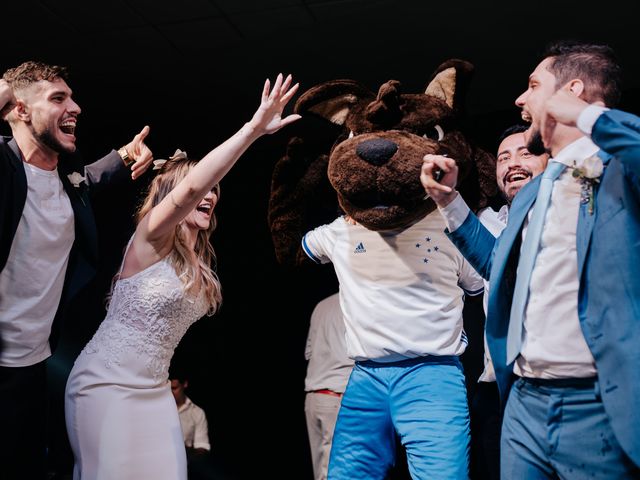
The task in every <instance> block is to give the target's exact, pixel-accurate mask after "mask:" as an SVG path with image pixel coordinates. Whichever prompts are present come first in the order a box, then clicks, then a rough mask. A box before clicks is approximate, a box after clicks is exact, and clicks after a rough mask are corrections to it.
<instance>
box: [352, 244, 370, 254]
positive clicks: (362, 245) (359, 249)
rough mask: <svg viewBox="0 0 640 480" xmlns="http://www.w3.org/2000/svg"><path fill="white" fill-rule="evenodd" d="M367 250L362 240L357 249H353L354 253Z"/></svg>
mask: <svg viewBox="0 0 640 480" xmlns="http://www.w3.org/2000/svg"><path fill="white" fill-rule="evenodd" d="M366 251H367V249H366V248H364V244H363V243H362V242H360V243H359V244H358V245H357V246H356V249H355V250H354V251H353V253H365V252H366Z"/></svg>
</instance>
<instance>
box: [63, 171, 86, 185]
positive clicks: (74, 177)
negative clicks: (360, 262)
mask: <svg viewBox="0 0 640 480" xmlns="http://www.w3.org/2000/svg"><path fill="white" fill-rule="evenodd" d="M67 178H68V179H69V182H71V185H73V186H74V187H76V188H80V184H81V183H82V182H84V181H85V180H86V178H84V177H83V176H82V175H81V174H80V173H78V172H73V173H70V174H69V175H67Z"/></svg>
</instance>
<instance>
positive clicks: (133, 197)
mask: <svg viewBox="0 0 640 480" xmlns="http://www.w3.org/2000/svg"><path fill="white" fill-rule="evenodd" d="M5 3H7V4H6V5H3V7H2V14H1V15H2V19H3V31H4V39H5V40H4V46H3V49H2V52H1V53H0V70H2V71H4V70H6V68H9V67H12V66H15V65H17V64H18V63H20V62H22V61H24V60H27V59H39V60H44V61H47V62H50V63H57V64H63V65H67V66H69V67H70V70H71V75H72V77H71V80H70V85H71V87H72V88H73V89H74V97H75V99H76V100H77V101H78V103H79V104H80V106H81V107H82V109H83V113H82V115H81V117H80V122H79V128H78V136H79V140H78V146H79V150H80V152H81V154H82V157H83V159H84V160H85V161H87V162H88V161H91V160H92V159H95V158H97V157H99V156H101V155H103V154H104V153H106V152H107V151H108V150H109V149H110V148H118V147H120V146H121V145H123V144H125V143H127V142H128V141H129V140H130V138H131V137H132V136H133V135H134V134H135V133H137V132H138V131H139V130H140V129H141V128H142V127H143V126H144V125H145V124H148V125H150V126H151V134H150V136H149V138H148V143H149V145H150V146H151V148H152V149H153V151H154V153H155V155H156V156H157V157H166V156H168V155H170V154H172V153H173V151H174V150H175V149H176V148H181V149H183V150H186V151H187V152H188V153H189V154H190V155H191V156H194V157H199V156H202V155H204V154H205V153H206V152H207V151H209V150H210V149H211V148H213V147H214V146H215V145H217V144H218V143H220V142H221V141H223V140H224V139H225V138H227V137H228V136H229V135H231V134H232V133H234V132H235V131H236V130H237V129H238V128H239V127H240V126H241V125H242V124H243V123H244V122H245V121H247V120H248V119H249V118H250V117H251V115H252V112H253V111H254V109H255V108H256V107H257V105H258V101H259V92H260V89H261V85H262V82H263V81H264V78H265V77H267V76H268V77H271V78H274V77H275V75H276V74H277V73H278V72H284V73H289V72H291V73H293V74H294V75H295V78H296V79H297V80H298V81H299V82H300V83H301V89H302V90H305V89H307V88H310V87H311V86H313V85H314V84H316V83H319V82H322V81H325V80H330V79H335V78H353V79H357V80H360V81H362V82H363V83H365V84H366V85H368V86H369V87H370V88H371V89H374V90H376V89H377V88H378V86H379V85H380V84H381V83H383V82H385V81H387V80H389V79H391V78H394V79H398V80H400V81H401V82H402V84H403V85H404V87H405V89H406V91H412V92H415V91H419V90H421V89H423V88H424V86H425V84H426V81H427V79H428V77H429V76H430V74H431V72H432V71H433V70H434V69H435V67H436V66H437V65H438V64H439V63H440V62H442V61H444V60H446V59H448V58H452V57H458V58H464V59H467V60H469V61H471V62H473V63H474V64H475V65H476V74H475V77H474V80H473V81H472V84H471V89H470V92H469V94H468V112H467V113H468V116H467V124H468V133H469V136H470V137H471V138H472V139H473V140H474V141H476V142H477V143H479V144H480V145H482V146H484V147H485V148H488V149H491V150H492V149H493V148H494V140H495V137H496V135H497V134H498V133H499V132H500V131H501V130H502V129H503V128H504V127H505V126H508V125H509V124H511V123H513V122H515V121H517V120H518V118H519V115H518V111H517V110H516V108H515V106H514V105H513V100H514V99H515V97H516V96H517V95H518V94H519V93H520V92H521V91H523V90H524V89H525V88H526V82H527V77H528V75H529V73H530V71H531V70H532V69H533V67H534V66H535V64H536V63H537V60H538V57H537V55H538V54H539V52H540V51H541V50H542V48H543V46H544V45H545V44H546V43H547V42H548V41H550V40H553V39H558V38H567V37H573V38H582V39H590V40H594V41H603V42H607V43H609V44H611V45H612V46H613V47H614V48H615V49H616V51H617V52H618V54H619V55H620V59H621V61H622V63H623V66H624V67H625V68H626V76H625V93H624V98H623V105H624V106H625V107H626V108H627V109H629V110H631V111H634V112H638V111H640V108H639V107H640V95H639V88H640V72H639V68H640V65H639V64H638V62H637V59H636V58H637V57H636V53H637V40H635V37H633V36H632V35H631V33H630V32H632V31H633V30H632V29H633V28H635V24H636V18H637V17H636V16H634V15H632V14H631V12H630V11H629V9H630V7H628V6H624V5H625V4H628V2H623V1H621V0H612V1H609V2H607V3H606V4H605V5H601V6H600V7H599V10H598V11H597V12H592V11H589V9H588V8H586V7H582V8H580V9H579V11H578V10H577V8H576V6H575V5H574V4H572V3H569V2H562V1H560V2H547V1H541V2H536V3H530V2H527V3H519V2H508V1H502V0H500V1H486V2H455V1H454V2H440V3H434V2H424V1H418V0H416V1H392V0H374V1H365V0H342V1H340V0H336V1H331V0H324V1H323V0H319V1H314V0H307V1H304V0H243V1H239V0H235V1H232V0H215V1H213V0H185V1H181V2H166V1H153V0H115V1H109V2H83V1H81V0H69V1H53V0H48V1H36V0H22V1H20V2H5ZM0 132H1V133H4V134H7V133H8V128H7V126H6V125H4V124H3V125H0ZM286 140H287V131H283V132H279V133H277V134H275V135H273V136H270V137H265V138H263V139H261V140H259V141H258V142H256V144H255V145H254V146H252V147H251V149H250V150H249V151H248V152H247V153H246V155H245V156H244V157H243V158H242V159H241V160H240V161H239V162H238V164H237V165H236V167H234V169H233V170H232V171H231V173H230V174H229V175H228V176H227V177H226V178H225V179H224V180H223V182H222V198H221V202H220V204H219V205H218V207H217V215H218V219H219V228H218V230H217V231H216V232H215V234H214V237H213V243H214V246H215V248H216V251H217V254H218V260H219V275H220V278H221V281H222V283H223V289H224V305H223V307H222V309H221V310H220V312H219V313H218V314H217V315H216V316H215V317H213V318H205V319H203V320H202V321H200V322H198V323H197V324H196V325H194V326H193V327H192V328H191V329H190V331H189V332H188V333H187V335H186V337H185V338H184V340H183V342H182V343H181V344H180V346H179V348H178V351H177V352H176V357H175V363H176V365H178V366H180V367H181V368H184V369H186V370H187V372H188V374H189V377H190V381H191V389H190V392H189V394H190V396H191V397H192V398H193V399H194V400H195V401H196V403H198V404H200V405H201V406H202V407H204V408H205V410H206V412H207V415H208V419H209V427H210V434H211V439H212V447H213V452H214V457H215V466H216V467H215V468H216V469H217V470H218V472H219V476H221V477H224V478H232V479H241V478H242V479H244V478H263V477H270V478H271V477H279V476H284V475H286V476H287V477H288V478H289V477H291V478H311V467H310V460H309V457H308V447H307V437H306V431H305V426H304V412H303V401H304V393H303V380H304V374H305V368H306V364H305V362H304V359H303V351H304V341H305V337H306V331H307V327H308V318H309V314H310V312H311V310H312V308H313V306H314V305H315V303H316V302H317V301H318V300H320V299H321V298H323V297H324V296H326V295H327V294H329V293H332V292H333V291H335V290H336V288H337V285H336V281H335V278H334V275H333V271H332V269H331V267H330V266H324V267H310V268H305V269H300V270H290V269H284V268H282V267H280V266H278V265H277V263H276V261H275V257H274V254H273V247H272V244H271V238H270V235H269V231H268V228H267V221H266V218H267V202H268V197H269V183H270V176H271V171H272V169H273V165H274V163H275V162H276V161H277V159H278V158H279V156H281V155H282V153H283V151H284V145H285V144H286ZM151 178H152V174H151V173H148V174H147V175H145V177H144V178H142V179H141V180H140V181H139V182H137V183H136V184H135V185H132V186H125V187H123V188H120V189H117V190H114V191H111V192H109V193H108V194H107V195H106V196H103V197H102V198H98V199H96V202H95V203H94V207H95V211H96V215H97V217H98V224H99V229H100V239H101V246H100V248H101V253H102V257H101V261H102V263H101V268H100V272H99V274H98V276H97V277H96V279H95V281H94V282H93V283H92V284H91V285H90V286H89V287H88V288H87V289H86V290H85V291H84V292H83V293H82V295H81V296H80V297H79V298H78V300H77V301H76V302H75V304H74V306H73V310H72V315H71V316H70V318H69V320H68V323H67V328H66V329H65V334H64V338H63V342H62V344H61V347H60V348H59V350H58V352H57V353H56V355H55V356H54V357H53V359H52V361H51V369H50V370H51V377H52V385H53V387H54V390H53V391H54V403H52V411H51V413H52V418H53V419H54V422H53V423H52V438H54V441H53V442H52V453H53V455H52V456H53V458H55V459H57V461H59V463H60V470H64V469H65V468H67V467H68V464H69V463H68V462H69V456H68V451H67V450H66V447H65V442H64V437H63V432H64V430H63V428H64V426H63V423H62V417H61V408H62V407H61V404H60V403H59V399H60V398H61V392H62V390H63V388H64V381H65V378H66V375H67V373H68V371H69V369H70V368H71V364H72V362H73V359H74V358H75V356H76V355H77V353H78V352H79V350H80V349H81V348H82V346H83V345H84V344H85V343H86V341H88V339H89V338H90V337H91V335H92V334H93V332H94V331H95V329H96V328H97V326H98V324H99V322H100V321H101V320H102V318H103V316H104V296H105V293H106V292H107V291H108V288H109V283H110V280H111V277H112V275H113V273H114V271H115V270H116V269H117V267H118V265H119V262H120V260H121V257H122V249H123V247H124V245H125V243H126V241H127V239H128V238H129V236H130V234H131V233H132V231H133V222H132V213H133V211H134V207H135V205H136V204H137V202H138V201H139V199H140V198H141V191H142V190H143V189H144V187H145V185H146V184H148V181H149V180H150V179H151ZM467 326H468V329H469V331H470V333H471V335H470V336H471V337H472V342H473V343H472V346H471V348H470V350H469V352H468V353H467V354H465V356H466V358H465V361H466V363H467V371H468V373H469V377H470V378H471V379H475V378H476V377H477V373H478V371H479V369H481V364H480V362H481V328H482V315H481V313H480V310H479V308H478V307H477V306H473V307H472V310H471V311H470V312H469V314H468V315H467ZM474 340H475V342H474ZM470 387H471V388H473V381H471V383H470ZM398 475H400V474H398Z"/></svg>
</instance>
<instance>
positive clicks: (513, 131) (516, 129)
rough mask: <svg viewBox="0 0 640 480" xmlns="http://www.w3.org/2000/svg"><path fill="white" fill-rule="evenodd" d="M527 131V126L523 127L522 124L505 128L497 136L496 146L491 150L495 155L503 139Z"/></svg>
mask: <svg viewBox="0 0 640 480" xmlns="http://www.w3.org/2000/svg"><path fill="white" fill-rule="evenodd" d="M528 129H529V125H525V124H523V123H516V124H515V125H511V126H510V127H507V128H505V129H504V130H503V131H502V133H501V134H500V135H498V140H497V141H496V146H495V148H494V149H493V150H494V151H495V152H496V153H497V152H498V148H499V147H500V144H501V143H502V142H503V141H504V139H505V138H507V137H510V136H511V135H515V134H516V133H523V132H526V131H527V130H528Z"/></svg>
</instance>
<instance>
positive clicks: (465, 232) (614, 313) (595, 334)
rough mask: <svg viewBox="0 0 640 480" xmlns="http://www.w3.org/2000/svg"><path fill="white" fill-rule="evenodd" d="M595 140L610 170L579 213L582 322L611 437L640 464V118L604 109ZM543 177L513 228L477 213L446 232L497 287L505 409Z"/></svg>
mask: <svg viewBox="0 0 640 480" xmlns="http://www.w3.org/2000/svg"><path fill="white" fill-rule="evenodd" d="M592 140H593V141H594V142H595V143H596V144H597V145H598V146H599V147H600V148H601V150H600V151H599V152H598V155H600V157H601V158H602V159H603V162H604V164H605V169H604V172H603V174H602V176H601V178H600V184H599V185H598V186H597V188H596V193H595V195H596V198H595V211H594V213H593V215H590V214H589V213H588V211H587V208H586V206H585V205H582V206H581V208H580V214H579V219H578V227H577V239H576V242H577V245H576V247H577V253H578V276H579V279H580V286H579V291H578V316H579V319H580V326H581V328H582V332H583V334H584V338H585V340H586V341H587V345H588V346H589V349H590V350H591V353H592V354H593V357H594V359H595V363H596V368H597V370H598V379H599V383H600V389H601V392H602V402H603V404H604V408H605V410H606V412H607V415H608V416H609V419H610V421H611V425H612V428H613V431H614V433H615V435H616V438H617V439H618V441H619V442H620V445H621V446H622V448H623V449H624V451H625V452H626V453H627V454H628V455H629V457H630V458H631V459H632V460H633V462H634V463H635V464H636V465H640V409H639V408H637V407H638V399H640V118H638V117H636V116H635V115H631V114H629V113H625V112H621V111H619V110H609V111H606V112H605V113H603V114H602V115H601V116H600V117H599V118H598V120H597V121H596V123H595V125H594V127H593V131H592ZM540 178H541V176H538V177H537V178H535V179H534V180H532V181H531V182H530V183H529V184H528V185H526V186H525V187H524V188H523V189H522V190H521V191H520V192H519V193H518V195H516V198H515V199H514V202H513V204H512V205H511V209H510V210H509V222H508V225H507V227H506V228H505V229H504V231H503V232H502V235H501V236H500V237H499V238H498V239H495V238H494V237H493V236H492V235H491V233H489V232H488V231H487V230H486V229H485V228H484V227H483V226H482V225H481V224H480V222H479V221H478V219H477V217H476V216H475V215H473V214H469V216H468V217H467V218H466V220H465V222H464V223H463V225H462V226H460V228H458V229H457V230H456V231H455V232H451V233H449V234H448V235H449V238H450V239H451V240H452V241H453V242H454V244H455V245H456V246H457V247H458V249H459V250H460V251H461V252H462V254H463V255H464V256H465V257H466V258H467V260H469V262H470V263H471V264H472V265H473V266H474V267H475V268H476V270H477V271H478V273H480V274H481V275H482V276H483V277H485V278H488V279H489V281H490V284H491V290H490V293H489V307H488V314H487V326H486V329H487V342H488V344H489V351H490V352H491V357H492V360H493V363H494V366H495V371H496V377H497V381H498V387H499V389H500V394H501V400H502V402H503V405H504V402H505V401H506V399H507V395H508V393H509V389H510V387H511V382H512V380H513V364H510V365H507V364H506V356H507V355H506V346H507V329H508V324H509V315H510V311H511V302H512V299H513V289H514V286H515V276H516V268H517V263H518V257H519V251H520V243H521V236H522V226H523V223H524V220H525V218H526V216H527V213H528V212H529V210H530V208H531V206H532V205H533V203H534V202H535V198H536V195H537V192H538V188H539V185H540Z"/></svg>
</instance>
